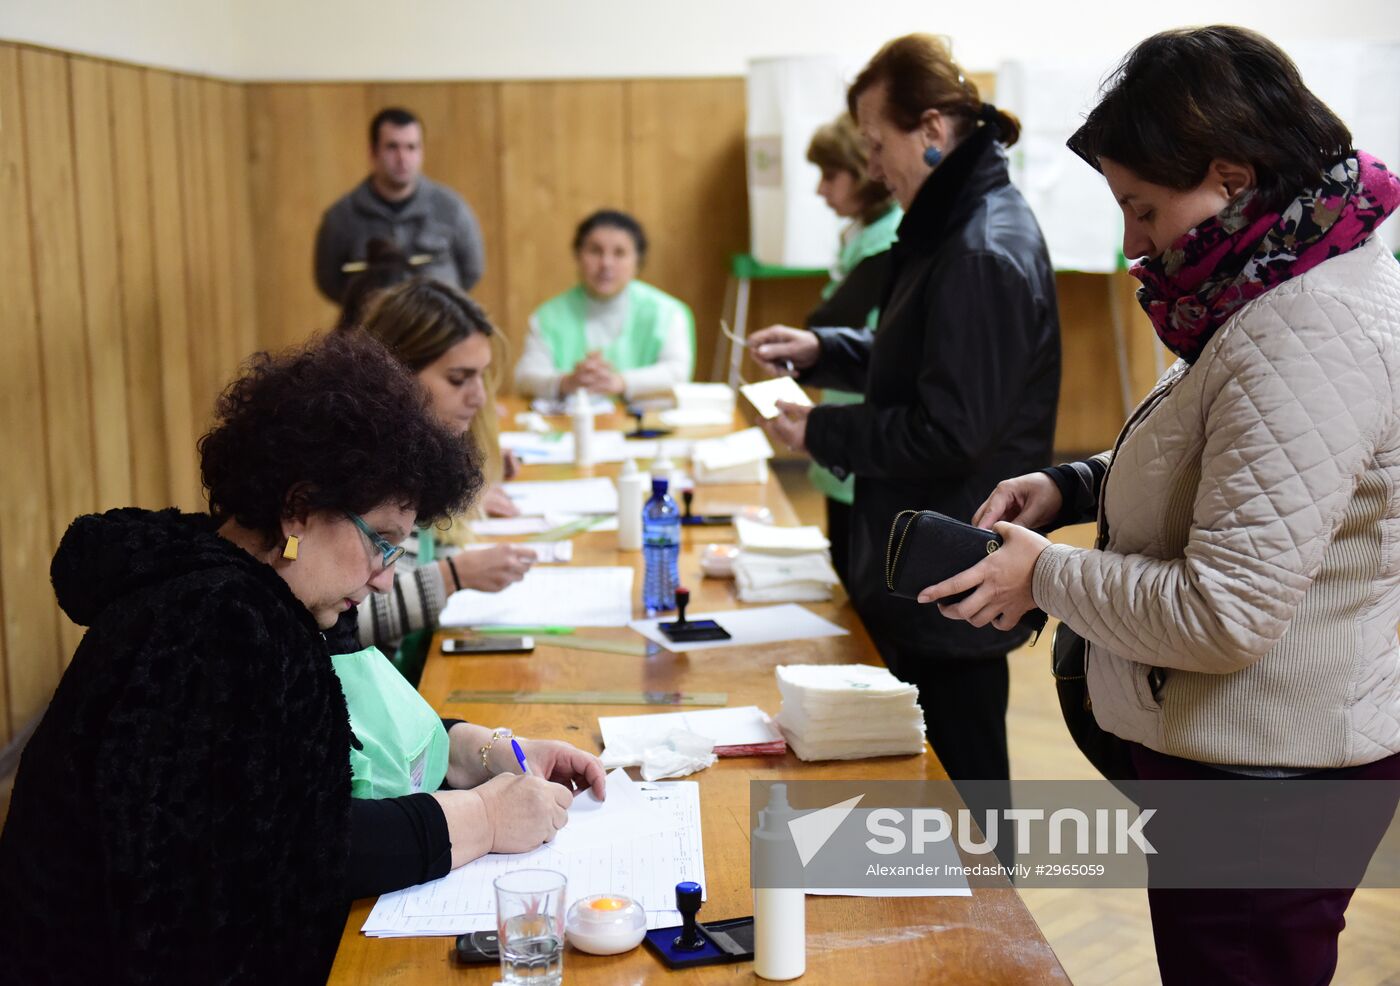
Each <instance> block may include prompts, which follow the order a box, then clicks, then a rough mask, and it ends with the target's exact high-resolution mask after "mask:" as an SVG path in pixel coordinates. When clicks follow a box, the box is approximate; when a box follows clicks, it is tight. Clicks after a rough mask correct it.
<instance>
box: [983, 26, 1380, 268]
mask: <svg viewBox="0 0 1400 986" xmlns="http://www.w3.org/2000/svg"><path fill="white" fill-rule="evenodd" d="M1283 47H1284V49H1285V50H1286V51H1287V52H1288V53H1289V55H1290V56H1291V57H1292V58H1293V60H1294V61H1295V62H1296V63H1297V65H1298V69H1299V71H1300V72H1302V75H1303V80H1304V81H1305V82H1306V83H1307V85H1308V87H1309V88H1310V89H1312V90H1313V92H1315V93H1317V95H1318V96H1319V97H1320V98H1321V99H1322V100H1323V102H1325V103H1326V104H1327V105H1328V106H1330V107H1331V108H1332V110H1333V112H1335V113H1336V114H1337V115H1338V116H1340V117H1341V118H1342V120H1344V121H1345V122H1346V124H1347V126H1349V127H1350V128H1351V131H1352V138H1353V141H1354V142H1355V145H1356V146H1357V147H1359V148H1361V149H1363V150H1366V151H1368V152H1370V153H1371V154H1374V155H1375V156H1376V157H1377V158H1379V159H1380V160H1381V161H1383V162H1385V163H1386V164H1387V165H1389V166H1390V167H1391V168H1393V169H1400V102H1398V101H1397V100H1396V98H1395V94H1396V93H1397V92H1400V45H1397V44H1384V43H1378V42H1376V43H1373V42H1359V41H1355V42H1353V41H1338V42H1297V43H1293V44H1287V43H1284V44H1283ZM1120 57H1121V53H1119V54H1117V55H1113V54H1099V55H1088V54H1081V55H1079V56H1077V57H1076V58H1074V59H1073V60H1069V59H1055V58H1045V59H1024V60H1018V61H1008V62H1005V63H1003V64H1002V65H1001V67H1000V69H999V70H998V71H997V98H996V102H997V104H998V105H1000V106H1003V107H1005V108H1006V109H1008V110H1011V111H1012V112H1013V113H1015V114H1016V115H1017V116H1018V117H1020V119H1021V123H1022V131H1021V139H1020V141H1019V142H1018V143H1017V144H1016V146H1015V147H1013V148H1012V149H1011V169H1012V180H1013V181H1015V182H1016V185H1017V187H1019V188H1020V189H1021V192H1022V193H1023V194H1024V195H1025V196H1026V199H1027V201H1028V202H1029V203H1030V206H1031V208H1032V209H1033V210H1034V211H1035V215H1036V218H1037V219H1039V220H1040V226H1041V229H1042V230H1044V232H1045V239H1046V242H1047V244H1048V246H1049V249H1050V259H1051V262H1052V263H1054V265H1055V267H1056V269H1057V270H1077V271H1087V272H1108V271H1112V270H1114V269H1115V268H1116V266H1117V265H1118V263H1119V257H1120V251H1121V248H1122V227H1123V224H1122V216H1121V215H1120V213H1119V211H1118V206H1117V205H1116V204H1115V203H1114V202H1113V199H1112V198H1111V197H1110V196H1109V194H1108V191H1107V189H1106V188H1105V187H1104V183H1103V179H1102V178H1101V177H1100V176H1099V175H1098V174H1097V173H1095V172H1094V171H1093V169H1091V168H1090V167H1089V166H1088V165H1086V164H1085V163H1084V162H1082V161H1080V160H1079V158H1077V157H1076V156H1075V155H1074V154H1073V153H1072V152H1071V151H1070V150H1069V149H1068V148H1067V147H1065V141H1066V140H1068V139H1069V137H1070V134H1072V133H1074V131H1075V130H1076V129H1077V128H1078V126H1079V124H1080V123H1081V122H1082V121H1083V119H1084V116H1085V114H1087V113H1088V111H1089V109H1090V107H1092V106H1093V104H1094V102H1095V100H1096V98H1097V94H1098V90H1099V86H1100V85H1101V83H1102V82H1103V80H1104V79H1105V78H1106V77H1107V76H1108V75H1109V73H1110V72H1111V71H1112V70H1113V67H1114V66H1115V65H1116V64H1117V62H1118V59H1119V58H1120ZM1380 235H1381V238H1382V239H1383V240H1385V242H1386V243H1387V245H1389V247H1390V248H1391V250H1396V249H1400V223H1397V222H1396V221H1394V220H1392V221H1391V222H1388V223H1386V224H1385V225H1384V226H1382V227H1381V231H1380Z"/></svg>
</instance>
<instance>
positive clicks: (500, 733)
mask: <svg viewBox="0 0 1400 986" xmlns="http://www.w3.org/2000/svg"><path fill="white" fill-rule="evenodd" d="M509 735H511V732H510V730H509V729H507V728H505V727H504V726H502V727H500V728H498V729H493V730H491V738H490V739H489V740H487V741H486V745H485V746H483V747H482V748H481V769H482V770H490V769H491V766H490V764H488V763H487V762H486V756H487V754H489V753H490V752H491V747H493V746H495V745H496V740H498V739H505V738H506V737H507V736H509Z"/></svg>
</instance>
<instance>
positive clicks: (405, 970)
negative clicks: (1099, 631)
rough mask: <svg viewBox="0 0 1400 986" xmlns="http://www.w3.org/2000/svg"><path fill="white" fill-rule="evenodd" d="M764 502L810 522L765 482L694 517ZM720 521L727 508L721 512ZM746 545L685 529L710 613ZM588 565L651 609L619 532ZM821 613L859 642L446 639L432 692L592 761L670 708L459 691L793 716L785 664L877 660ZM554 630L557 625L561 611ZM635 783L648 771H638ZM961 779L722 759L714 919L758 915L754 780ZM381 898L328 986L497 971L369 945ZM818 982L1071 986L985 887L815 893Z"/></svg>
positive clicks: (929, 772) (542, 472) (1015, 912)
mask: <svg viewBox="0 0 1400 986" xmlns="http://www.w3.org/2000/svg"><path fill="white" fill-rule="evenodd" d="M626 426H627V425H626V423H625V422H624V421H622V419H620V418H617V419H600V421H599V427H600V428H601V427H613V428H619V427H626ZM616 472H617V466H615V465H605V466H596V467H593V468H591V469H577V468H574V467H572V466H570V467H563V466H552V467H547V466H537V467H531V468H529V469H527V470H526V475H525V476H524V477H522V478H526V479H562V478H568V477H571V476H580V475H584V476H587V475H595V476H599V475H614V474H615V473H616ZM746 503H748V504H752V503H759V504H763V505H765V506H767V507H768V508H769V509H770V510H772V511H773V514H774V517H775V519H776V521H777V522H778V523H781V524H791V523H796V518H795V516H794V515H793V512H792V507H791V505H790V504H789V503H788V501H787V499H786V497H784V495H783V492H782V489H781V488H780V487H779V485H778V483H777V481H776V480H775V479H771V478H770V480H769V482H768V483H767V485H766V486H763V487H759V486H754V485H749V486H704V487H700V488H698V489H697V491H696V497H695V510H696V512H697V513H703V512H706V511H707V510H713V507H716V506H724V505H726V504H727V505H733V504H746ZM716 512H717V511H716ZM733 539H734V530H733V528H730V527H686V528H684V529H683V533H682V544H681V581H682V583H684V584H686V585H687V586H688V587H689V588H690V589H691V593H692V606H693V609H694V611H696V612H704V611H706V610H710V609H729V608H734V607H736V606H740V605H742V604H740V603H738V602H737V601H736V600H735V599H734V595H733V585H732V583H731V582H729V581H721V580H716V579H703V578H701V575H700V568H699V556H700V552H701V550H702V549H703V547H704V545H706V544H709V543H711V542H726V541H732V540H733ZM573 540H574V563H575V564H578V565H632V566H634V567H635V568H636V570H637V583H636V586H637V595H638V597H639V599H638V602H637V609H636V610H635V611H636V612H637V615H639V616H640V615H641V612H640V586H641V571H642V561H641V553H640V552H620V551H618V550H617V546H616V540H617V535H616V534H615V533H590V534H585V535H579V536H575V538H574V539H573ZM811 608H812V609H813V610H814V611H815V612H817V613H820V614H821V615H822V616H825V617H827V618H828V619H830V620H832V621H834V622H836V623H838V624H840V625H841V626H844V627H846V628H847V629H849V630H850V631H851V634H850V636H847V637H834V638H828V639H823V640H798V641H789V642H786V643H779V644H773V645H768V646H765V647H763V648H761V649H760V648H725V649H717V650H707V651H699V652H696V653H694V654H693V655H691V656H687V655H685V654H676V653H672V652H670V651H665V650H661V649H659V648H653V649H652V650H653V652H652V653H651V654H650V655H649V656H647V657H637V656H625V655H617V654H608V653H595V652H591V651H579V650H572V649H570V650H566V649H564V648H560V647H551V646H550V645H549V638H548V637H538V638H536V642H535V643H536V649H535V652H534V654H533V655H530V656H513V657H512V656H493V657H454V656H446V655H444V654H443V653H442V651H441V649H440V638H441V634H440V635H439V639H438V640H435V641H434V646H433V651H432V654H431V656H430V657H429V658H428V662H427V665H426V668H425V670H424V673H423V679H422V682H421V683H420V685H419V690H420V691H421V692H422V693H423V695H424V696H425V697H426V698H427V699H428V701H429V702H430V703H432V705H433V706H434V707H435V708H437V709H438V711H439V712H440V713H442V714H443V715H444V716H451V717H456V718H462V719H467V720H469V721H472V722H479V723H482V724H484V725H491V726H495V725H508V726H510V727H512V728H513V729H514V730H515V731H516V732H517V733H519V734H521V735H528V736H539V737H549V738H555V739H565V740H568V741H569V742H571V743H573V744H574V745H576V746H578V747H581V748H582V749H585V750H591V751H594V752H597V751H599V750H601V741H600V737H599V733H598V717H599V716H600V715H627V714H634V713H640V712H659V711H667V709H666V708H665V707H647V708H641V707H637V706H615V705H607V706H604V705H593V706H589V705H495V704H489V705H488V704H456V703H449V702H448V701H447V698H448V696H449V695H450V694H451V693H452V692H453V691H454V690H502V689H504V690H521V691H546V690H548V691H584V690H589V691H592V690H602V691H624V692H638V691H691V692H696V691H706V692H726V693H728V696H729V704H730V705H731V706H741V705H759V706H761V707H763V708H764V709H765V710H766V711H768V712H769V713H770V714H772V713H776V712H777V711H778V706H779V702H780V699H779V695H778V688H777V683H776V681H775V679H774V674H773V668H774V667H775V666H776V665H779V664H825V663H854V662H860V663H866V664H878V663H879V657H878V655H877V654H876V651H875V648H874V647H873V645H872V644H871V642H870V638H869V636H868V635H867V634H866V632H865V629H864V627H862V626H861V623H860V620H859V618H858V617H857V616H856V614H855V611H854V610H853V609H852V607H851V605H850V603H849V602H848V601H847V600H846V599H845V597H844V595H841V594H840V592H839V590H838V596H837V599H836V600H834V601H833V602H831V603H826V604H814V605H812V606H811ZM542 621H544V622H548V616H547V614H542ZM580 634H581V635H597V636H605V637H614V638H617V639H631V640H634V641H635V640H637V639H639V638H638V637H637V636H636V635H635V634H633V633H632V631H630V630H581V631H580ZM634 774H635V772H634ZM946 777H947V775H946V774H945V773H944V771H943V769H942V767H941V766H940V765H939V763H938V760H937V758H935V757H934V755H933V754H932V752H930V751H928V750H927V748H925V752H924V753H923V754H922V755H920V756H909V757H883V758H879V759H872V760H857V761H852V762H827V763H803V762H802V761H800V760H798V759H797V757H795V756H794V755H792V754H791V753H788V754H787V755H785V756H781V757H748V758H741V759H725V760H720V761H719V762H718V763H716V764H715V765H714V766H713V767H711V768H709V769H708V770H705V771H703V772H701V773H699V774H696V775H693V776H692V777H691V778H690V779H692V780H696V781H698V782H699V783H700V803H701V827H702V830H703V837H704V846H705V873H706V879H707V881H708V886H707V887H706V893H707V895H708V899H707V900H706V902H705V905H704V908H703V909H702V910H701V912H700V917H701V920H702V921H706V920H710V921H716V920H722V919H725V918H732V917H740V916H745V915H749V914H752V913H753V898H752V893H751V890H750V888H749V823H748V819H749V782H750V781H751V780H778V779H792V780H906V779H907V780H942V779H945V778H946ZM373 903H374V902H373V900H362V901H358V902H357V903H356V904H355V906H354V908H353V909H352V910H351V913H350V918H349V920H348V921H347V922H346V925H345V931H344V934H343V936H342V938H341V943H340V950H339V952H338V953H337V955H336V962H335V967H334V969H333V971H332V973H331V978H330V982H331V983H334V984H349V983H357V984H358V983H365V984H368V983H375V984H379V983H412V984H419V983H422V984H429V983H452V984H465V983H491V982H493V981H495V980H496V978H498V975H499V971H500V970H499V969H498V968H497V967H495V966H474V967H461V966H457V965H454V964H453V962H452V961H451V959H450V957H449V951H450V949H451V947H452V944H453V941H452V939H451V938H404V939H370V938H366V937H364V936H363V935H361V934H360V930H359V929H360V926H361V925H363V924H364V921H365V918H366V917H367V916H368V915H369V911H370V908H371V907H372V906H373ZM564 965H565V981H566V982H569V983H581V984H591V983H597V984H607V986H613V984H622V983H628V984H631V983H652V982H655V983H662V982H665V983H668V984H682V983H685V984H689V983H715V982H726V983H729V982H763V981H764V980H759V979H758V978H757V977H756V976H755V975H754V973H753V964H752V963H739V964H736V965H721V966H709V967H706V968H702V969H695V970H689V971H686V972H670V971H668V970H666V969H665V968H664V967H663V966H662V965H661V963H660V962H658V961H657V960H656V959H655V958H654V957H653V956H652V955H651V953H650V952H648V951H647V950H646V949H645V948H637V949H636V950H634V951H632V952H629V953H626V954H624V955H619V956H607V957H603V956H593V955H586V954H584V953H582V952H579V951H577V950H575V949H573V948H572V947H570V948H569V949H568V954H567V955H566V957H565V963H564ZM803 979H804V981H806V982H811V983H852V984H854V983H871V982H884V983H931V982H948V983H979V984H992V983H1046V982H1067V981H1068V978H1067V977H1066V976H1065V973H1064V970H1063V969H1062V968H1061V967H1060V964H1059V961H1058V960H1057V959H1056V958H1055V955H1054V953H1053V952H1052V951H1051V949H1050V946H1049V945H1048V944H1047V943H1046V941H1045V939H1044V937H1043V936H1042V935H1041V933H1040V929H1039V928H1038V927H1037V926H1036V924H1035V921H1034V920H1033V919H1032V918H1031V915H1030V913H1029V912H1028V911H1027V910H1026V907H1025V905H1024V904H1023V903H1022V902H1021V899H1020V897H1019V896H1018V895H1017V893H1016V891H1015V890H1014V889H1013V888H1011V887H1010V886H1009V885H1006V886H1003V887H997V888H990V889H975V890H974V891H973V895H972V897H970V898H968V897H903V898H900V897H890V898H857V897H809V898H808V900H807V972H806V975H805V976H804V977H803Z"/></svg>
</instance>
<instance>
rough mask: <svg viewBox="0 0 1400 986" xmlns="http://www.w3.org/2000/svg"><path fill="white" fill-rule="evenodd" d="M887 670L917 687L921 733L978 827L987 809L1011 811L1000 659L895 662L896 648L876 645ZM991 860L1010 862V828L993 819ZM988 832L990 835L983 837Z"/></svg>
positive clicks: (1006, 683) (1005, 690) (1005, 682)
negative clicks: (993, 854) (994, 856)
mask: <svg viewBox="0 0 1400 986" xmlns="http://www.w3.org/2000/svg"><path fill="white" fill-rule="evenodd" d="M877 646H878V647H879V650H880V653H881V655H882V656H883V657H884V659H885V663H886V664H887V665H889V667H890V670H891V671H893V672H894V674H895V675H896V676H897V677H898V678H899V679H900V680H901V681H907V682H909V684H911V685H915V686H917V687H918V689H919V705H920V707H922V708H923V710H924V734H925V735H926V736H927V737H928V744H929V746H931V747H933V752H934V753H935V754H937V756H938V759H939V762H941V763H942V764H943V769H944V770H946V771H947V772H948V777H949V778H950V779H951V780H952V781H953V782H954V783H957V782H958V781H978V782H980V783H978V784H977V785H976V786H975V787H969V786H967V785H963V784H958V791H959V793H960V794H961V795H962V797H963V800H964V801H965V802H966V803H967V806H968V808H969V809H971V811H972V815H973V818H975V819H976V820H977V824H978V826H979V827H982V826H984V825H985V822H986V813H987V811H989V810H993V809H995V810H997V811H998V812H1002V811H1005V810H1006V809H1007V808H1010V807H1011V758H1010V755H1009V753H1008V751H1007V743H1006V708H1007V703H1008V700H1009V698H1010V693H1011V672H1010V668H1009V666H1008V665H1007V660H1006V655H1005V654H999V655H994V656H991V657H977V658H948V659H945V660H930V659H928V658H927V657H908V658H906V659H904V660H901V659H900V655H899V648H898V645H891V644H888V643H885V642H880V641H877ZM998 819H999V824H998V826H997V845H996V854H997V858H998V859H1000V860H1001V861H1002V862H1003V863H1005V864H1007V865H1008V866H1009V865H1011V864H1012V863H1014V862H1015V860H1016V854H1015V848H1016V847H1015V842H1014V837H1015V827H1014V826H1013V825H1011V824H1010V823H1009V822H1007V821H1006V820H1005V819H1004V818H1002V817H1001V815H1000V814H999V815H998ZM989 834H990V833H989Z"/></svg>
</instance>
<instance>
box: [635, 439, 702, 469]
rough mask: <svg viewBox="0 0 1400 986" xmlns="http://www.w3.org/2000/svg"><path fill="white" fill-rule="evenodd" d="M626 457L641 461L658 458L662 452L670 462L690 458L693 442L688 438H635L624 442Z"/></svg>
mask: <svg viewBox="0 0 1400 986" xmlns="http://www.w3.org/2000/svg"><path fill="white" fill-rule="evenodd" d="M625 444H626V452H627V458H629V459H635V460H636V461H637V462H639V463H640V462H643V461H645V460H647V459H659V458H661V456H662V454H663V453H664V454H665V456H666V458H668V459H670V460H671V461H672V462H674V461H676V460H677V459H688V458H690V450H691V448H692V446H694V444H695V443H694V442H693V441H691V440H690V439H689V438H637V439H633V440H630V441H628V442H626V443H625Z"/></svg>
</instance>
